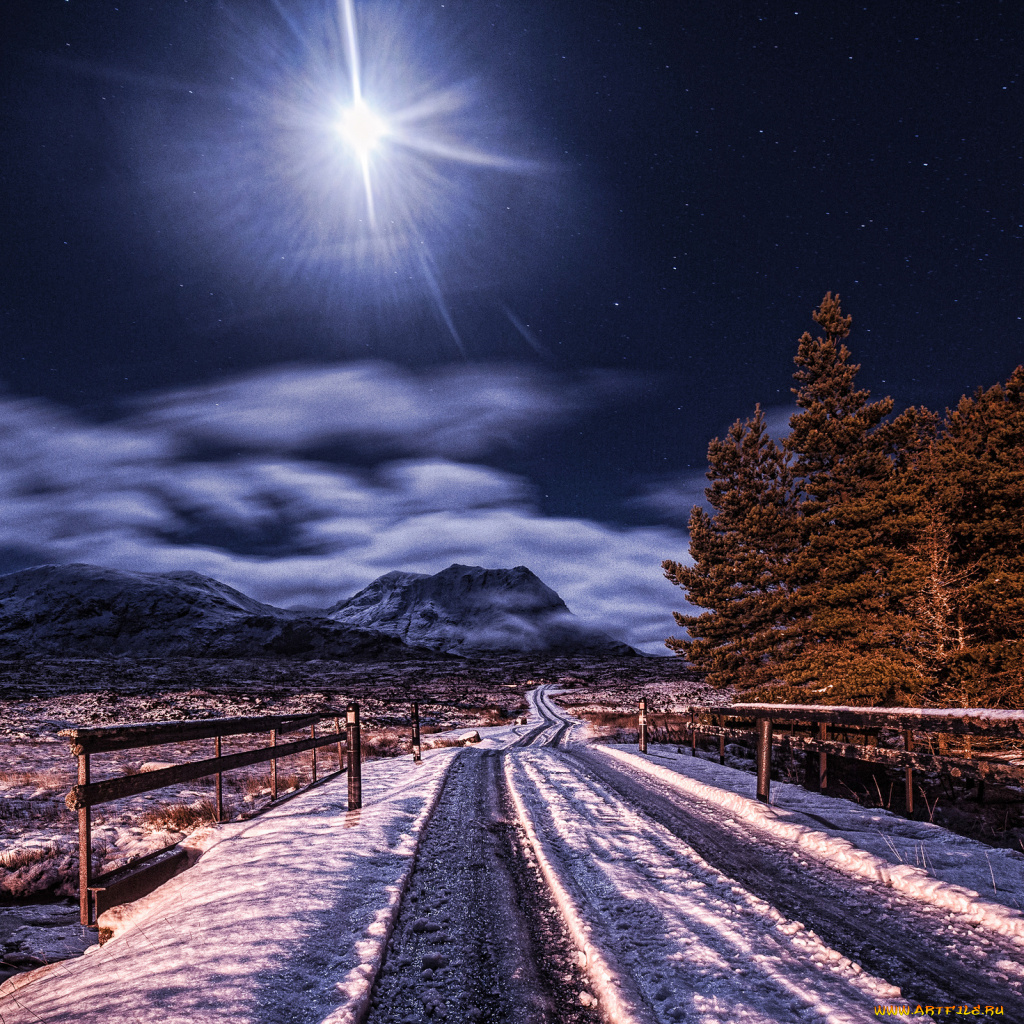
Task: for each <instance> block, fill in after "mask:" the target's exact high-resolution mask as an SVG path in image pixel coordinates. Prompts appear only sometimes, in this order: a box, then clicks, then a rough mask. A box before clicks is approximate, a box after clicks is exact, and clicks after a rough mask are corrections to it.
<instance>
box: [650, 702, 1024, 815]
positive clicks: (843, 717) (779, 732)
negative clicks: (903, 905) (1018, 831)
mask: <svg viewBox="0 0 1024 1024" xmlns="http://www.w3.org/2000/svg"><path fill="white" fill-rule="evenodd" d="M684 714H685V715H689V719H690V721H689V723H684V724H683V725H682V726H681V730H682V732H683V734H684V735H685V736H687V737H688V739H689V742H690V744H691V751H692V753H693V754H694V755H695V756H696V753H697V744H698V740H699V738H701V737H703V738H707V739H715V738H717V740H718V756H719V761H720V762H721V763H724V762H725V744H726V741H727V740H738V741H741V742H742V743H744V744H745V745H747V746H753V747H754V748H755V750H756V755H755V761H756V764H757V798H758V800H760V801H762V802H763V803H767V802H768V796H769V791H770V787H771V765H772V747H773V745H778V746H781V747H785V748H787V749H788V750H790V751H792V750H802V751H804V752H805V753H806V754H807V755H808V757H807V761H806V765H807V777H806V779H805V785H806V786H807V787H808V788H809V789H817V790H820V791H824V790H825V789H826V788H827V786H828V782H829V755H833V756H837V757H843V758H847V759H850V760H854V761H863V762H867V763H870V764H877V765H882V766H884V767H886V768H889V769H897V770H898V769H902V770H903V772H904V802H905V805H906V810H907V814H908V815H912V814H913V812H914V772H915V771H917V772H929V773H935V774H940V775H947V776H950V777H952V778H955V779H969V780H972V781H975V782H977V783H978V784H979V796H980V795H981V794H983V793H984V785H985V783H986V782H996V783H1004V784H1007V785H1011V786H1020V785H1021V784H1022V783H1024V767H1021V766H1018V765H1014V764H1009V763H1007V762H1005V761H1000V760H998V759H997V758H995V757H991V756H986V755H985V754H984V753H979V752H976V751H974V750H973V749H972V744H971V740H972V738H973V737H987V738H998V739H1000V740H1002V741H1004V742H1006V743H1014V742H1020V741H1021V740H1022V739H1024V711H1000V710H992V709H986V708H963V709H960V708H856V707H835V706H827V705H802V704H731V705H728V706H726V707H718V708H708V707H690V708H688V709H687V710H686V712H684ZM735 723H739V724H735ZM648 728H649V712H648V708H647V701H646V699H641V701H640V714H639V747H640V750H641V751H642V752H646V750H647V738H648ZM886 733H888V734H889V737H886V736H885V735H884V734H886ZM851 734H852V735H853V736H854V737H857V736H858V734H859V738H860V739H861V740H862V742H856V741H854V742H851ZM752 736H756V741H755V742H754V743H751V737H752ZM950 737H954V738H956V739H958V740H962V741H963V745H964V747H965V753H964V754H963V755H959V756H956V755H951V754H950V752H949V749H948V748H949V745H950ZM888 738H892V739H894V740H895V741H896V743H898V744H899V746H888V745H886V742H885V741H886V739H888ZM933 740H934V743H933V742H932V741H933ZM922 745H926V746H927V748H928V749H927V750H922V749H921V747H922ZM936 748H937V752H936ZM815 753H816V754H817V755H818V759H817V766H816V767H817V771H816V772H814V770H813V766H814V761H813V757H812V755H813V754H815Z"/></svg>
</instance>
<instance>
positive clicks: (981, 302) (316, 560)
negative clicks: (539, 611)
mask: <svg viewBox="0 0 1024 1024" xmlns="http://www.w3.org/2000/svg"><path fill="white" fill-rule="evenodd" d="M345 10H346V8H345V5H344V3H342V4H335V3H320V2H319V0H302V2H300V0H259V2H257V0H223V2H219V3H214V2H201V0H161V2H159V3H152V4H147V3H138V2H132V0H9V2H8V4H7V5H6V6H5V17H4V32H3V37H2V39H0V49H2V61H0V67H2V69H3V96H2V101H3V120H2V127H0V131H2V144H0V195H2V198H3V209H2V216H0V232H2V245H0V258H2V260H3V267H2V273H0V337H2V341H3V355H4V358H3V371H2V379H3V380H4V383H5V388H6V390H5V391H4V392H3V393H2V394H0V431H2V433H3V445H2V448H0V502H2V507H0V531H2V532H3V536H2V539H0V570H2V571H11V570H13V569H18V568H22V567H25V566H29V565H35V564H40V563H43V562H71V561H86V562H94V563H97V564H102V565H111V566H115V567H118V568H124V569H138V570H145V571H170V570H177V569H195V570H197V571H200V572H204V573H207V574H209V575H212V576H215V577H217V578H218V579H221V580H223V581H225V582H227V583H230V584H232V585H234V586H237V587H239V588H240V589H242V590H244V591H245V592H247V593H249V594H251V595H253V596H255V597H258V598H261V599H263V600H267V601H270V602H272V603H276V604H281V605H284V606H290V605H300V604H301V605H306V606H314V607H324V606H326V605H328V604H330V603H333V602H334V601H336V600H337V599H338V598H340V597H343V596H346V595H348V594H350V593H352V592H354V591H355V590H356V589H358V588H359V587H361V586H363V585H365V584H366V583H367V582H369V581H370V580H371V579H373V578H374V577H376V576H377V575H379V574H381V573H383V572H386V571H388V570H390V569H395V568H398V569H409V570H416V571H424V572H427V571H429V572H435V571H437V570H439V569H442V568H444V567H445V566H447V565H449V564H450V563H452V562H454V561H459V562H465V563H469V564H483V565H487V566H492V567H495V566H501V565H515V564H525V565H528V566H529V567H530V568H532V569H533V570H534V571H535V572H537V573H538V574H539V575H540V576H541V577H542V578H543V579H544V580H545V582H547V583H549V584H550V585H551V586H553V587H554V588H555V589H556V590H558V591H559V593H560V594H561V595H562V596H563V597H564V598H565V599H566V600H567V602H568V604H569V606H570V608H572V609H573V610H574V611H575V612H577V613H578V614H580V615H582V616H585V617H587V618H589V619H591V620H592V621H594V622H597V623H599V624H601V625H603V626H604V627H605V628H607V629H608V630H609V631H610V632H612V633H613V634H614V635H616V636H618V637H620V638H623V639H626V640H629V641H630V642H633V643H634V644H636V645H638V646H643V647H644V648H645V649H646V650H649V651H652V652H657V651H658V650H659V646H660V641H661V640H662V639H663V638H664V637H665V636H667V635H669V634H670V633H672V632H673V630H674V629H675V627H674V624H673V623H672V621H671V617H670V614H669V610H670V609H672V608H674V607H675V608H679V607H681V606H682V605H681V600H680V599H681V596H682V595H681V594H680V593H679V592H678V591H677V590H676V589H675V588H673V587H671V586H670V585H669V584H668V583H667V582H665V581H664V580H663V579H662V578H661V572H660V568H659V565H660V561H661V559H662V558H667V557H672V558H680V557H681V556H682V555H683V554H684V552H685V548H686V543H687V540H686V536H685V521H686V516H687V514H688V512H689V507H690V505H691V504H692V502H693V501H694V500H695V499H696V498H698V497H699V494H700V490H701V488H702V486H703V484H704V479H703V471H704V466H705V462H704V457H705V453H706V450H707V444H708V441H709V440H710V439H711V438H712V437H713V436H715V435H716V434H721V433H722V432H723V431H724V430H725V429H727V427H728V425H729V423H731V422H732V421H733V420H735V419H736V418H737V417H746V416H748V415H750V413H751V412H752V411H753V407H754V404H755V403H756V402H760V403H761V404H762V405H764V406H765V407H766V408H768V410H769V414H770V417H771V420H772V422H773V423H774V424H775V425H776V426H777V427H778V428H779V430H784V429H785V422H786V419H787V417H788V415H789V413H790V411H791V398H792V396H791V394H790V392H789V387H790V385H791V378H790V375H791V372H792V356H793V353H794V351H795V346H796V339H797V337H798V336H799V334H800V333H801V332H802V331H803V330H804V329H806V328H809V327H813V326H814V325H813V324H812V323H811V322H810V317H809V314H810V311H811V310H812V309H813V308H814V307H815V306H816V305H817V303H818V301H819V300H820V299H821V296H822V295H823V294H824V292H825V291H826V290H832V291H838V292H839V293H840V294H841V296H842V299H843V305H844V309H845V311H846V312H849V313H852V314H853V317H854V323H853V334H852V336H851V338H850V340H849V344H850V347H851V348H852V350H853V353H854V356H855V359H856V360H857V361H858V362H860V363H861V364H862V365H863V371H862V374H861V377H860V380H861V382H862V384H863V385H865V386H867V387H868V388H870V389H871V390H872V392H873V393H874V394H875V395H876V396H881V395H883V394H891V395H892V396H893V398H894V399H895V400H896V405H897V408H902V407H903V406H905V405H908V404H912V403H913V404H920V403H923V404H926V405H928V406H929V407H931V408H933V409H937V410H940V411H941V410H943V409H944V408H945V407H947V406H948V405H950V404H953V403H955V402H956V400H957V399H958V398H959V396H960V395H961V394H963V393H964V392H965V391H970V390H972V389H974V388H975V387H977V386H979V385H982V386H988V385H991V384H993V383H995V382H997V381H999V380H1001V379H1005V378H1006V377H1007V376H1008V375H1009V374H1010V372H1011V371H1012V370H1013V369H1014V367H1016V366H1017V365H1018V364H1019V363H1021V362H1022V361H1024V321H1022V319H1021V316H1022V315H1024V304H1022V301H1021V300H1022V281H1024V278H1022V273H1021V268H1022V260H1021V257H1022V247H1021V240H1022V237H1024V228H1022V223H1024V207H1022V188H1021V180H1022V175H1024V132H1022V125H1024V116H1022V115H1024V109H1022V106H1024V105H1022V89H1024V86H1022V83H1021V64H1022V61H1021V58H1020V49H1021V40H1022V35H1024V33H1022V31H1021V30H1022V28H1024V8H1022V7H1021V5H1020V4H1018V3H1016V2H1006V3H1002V2H997V0H976V2H971V3H928V4H900V5H894V4H889V3H872V4H863V3H859V4H855V3H839V2H817V3H814V4H808V5H806V9H805V6H804V5H803V4H802V3H799V2H793V3H790V4H781V3H765V2H760V3H758V2H749V3H738V2H723V3H689V4H680V3H668V2H665V3H614V4H612V3H601V2H594V3H586V4H582V3H581V4H576V3H547V2H536V0H516V2H500V3H488V2H483V0H472V2H470V0H456V2H449V0H446V2H445V3H443V4H442V3H418V2H402V3H398V2H377V0H354V7H352V8H351V10H352V11H353V12H354V28H355V32H354V33H351V32H346V28H345ZM353 42H355V44H356V50H357V57H356V59H355V60H353V57H352V43H353ZM360 97H361V99H362V101H365V104H366V108H367V109H370V110H372V111H373V112H374V116H375V117H379V118H380V120H379V121H374V122H373V123H374V124H375V125H376V126H377V128H376V129H375V131H376V134H377V135H379V138H376V136H375V139H374V141H375V142H376V145H375V146H373V148H372V149H371V148H370V146H369V143H367V148H366V149H365V150H363V149H360V145H361V143H359V142H358V140H357V141H356V142H354V141H353V139H354V138H355V136H353V135H352V134H351V132H352V131H353V129H352V128H351V124H352V122H350V121H347V120H346V118H348V117H349V116H350V113H351V110H353V109H355V101H356V99H358V98H360ZM364 171H365V173H364Z"/></svg>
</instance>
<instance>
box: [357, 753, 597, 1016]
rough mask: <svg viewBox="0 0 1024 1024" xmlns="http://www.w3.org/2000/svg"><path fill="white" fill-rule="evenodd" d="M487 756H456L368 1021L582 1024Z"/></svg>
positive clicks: (563, 957) (532, 871)
mask: <svg viewBox="0 0 1024 1024" xmlns="http://www.w3.org/2000/svg"><path fill="white" fill-rule="evenodd" d="M510 810H511V809H510V807H509V806H508V804H507V799H506V795H505V793H504V785H503V776H502V773H501V755H500V754H499V753H498V752H497V751H476V750H471V749H470V750H465V751H462V752H461V753H460V754H459V756H458V758H457V760H456V761H455V762H454V764H453V765H452V767H451V768H450V769H449V774H448V777H447V779H446V781H445V786H444V790H443V792H442V794H441V797H440V799H439V801H438V803H437V806H436V809H435V811H434V816H433V818H432V820H431V823H430V825H429V826H428V827H427V829H426V831H425V833H424V835H423V837H422V839H421V842H420V848H419V853H418V857H417V864H416V868H415V870H414V872H413V875H412V878H411V880H410V884H409V886H408V888H407V890H406V892H405V894H404V896H403V898H402V902H401V906H400V908H399V913H398V921H397V923H396V926H395V929H394V931H393V933H392V936H391V941H390V943H389V945H388V949H387V954H386V957H385V962H384V967H383V969H382V971H381V972H380V974H379V975H378V977H377V981H376V984H375V987H374V992H373V996H372V999H371V1003H372V1008H371V1010H370V1014H369V1017H368V1024H419V1022H425V1021H428V1020H430V1021H435V1020H436V1021H441V1020H443V1021H451V1022H453V1024H588V1022H592V1021H595V1019H596V1014H595V1012H594V1011H593V1010H590V1009H587V1008H585V1007H584V1006H583V1005H582V1004H581V1003H580V1001H579V999H578V995H579V993H580V991H581V989H583V988H584V978H583V975H582V972H581V971H580V967H579V963H578V960H577V959H576V951H575V949H574V947H573V945H572V942H571V941H570V940H569V938H568V936H567V935H565V934H564V929H563V927H562V923H561V920H560V918H559V915H558V913H557V911H556V910H555V908H554V907H553V905H552V904H551V901H550V897H549V894H548V892H547V890H546V888H545V886H544V884H543V882H542V881H541V879H540V877H539V875H538V873H537V871H536V868H535V866H534V865H533V864H531V863H530V862H529V860H528V858H527V857H526V856H525V855H524V850H523V843H522V839H521V835H520V834H519V831H520V830H519V828H518V826H517V824H516V822H515V818H514V815H513V814H511V813H510Z"/></svg>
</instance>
